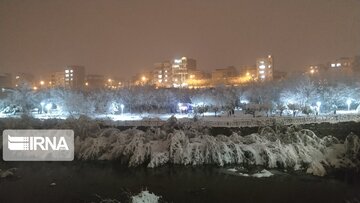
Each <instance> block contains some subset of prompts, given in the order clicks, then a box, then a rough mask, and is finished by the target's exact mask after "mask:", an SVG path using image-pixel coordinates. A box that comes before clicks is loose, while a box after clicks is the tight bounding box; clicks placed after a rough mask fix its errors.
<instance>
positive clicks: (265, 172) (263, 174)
mask: <svg viewBox="0 0 360 203" xmlns="http://www.w3.org/2000/svg"><path fill="white" fill-rule="evenodd" d="M273 175H274V174H272V173H271V172H270V171H268V170H265V169H263V170H262V171H260V172H259V173H255V174H252V175H251V176H252V177H256V178H267V177H270V176H273Z"/></svg>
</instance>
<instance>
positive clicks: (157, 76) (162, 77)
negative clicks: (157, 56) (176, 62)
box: [152, 61, 173, 87]
mask: <svg viewBox="0 0 360 203" xmlns="http://www.w3.org/2000/svg"><path fill="white" fill-rule="evenodd" d="M172 76H173V74H172V66H171V63H170V62H169V61H165V62H161V63H155V64H154V70H153V82H152V83H153V84H155V86H156V87H172V85H173V82H172V79H173V77H172Z"/></svg>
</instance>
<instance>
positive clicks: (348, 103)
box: [346, 99, 351, 111]
mask: <svg viewBox="0 0 360 203" xmlns="http://www.w3.org/2000/svg"><path fill="white" fill-rule="evenodd" d="M346 104H347V105H348V111H350V105H351V99H348V100H346Z"/></svg>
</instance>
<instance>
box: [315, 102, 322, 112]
mask: <svg viewBox="0 0 360 203" xmlns="http://www.w3.org/2000/svg"><path fill="white" fill-rule="evenodd" d="M316 106H317V108H318V112H319V114H320V106H321V102H320V101H318V102H316Z"/></svg>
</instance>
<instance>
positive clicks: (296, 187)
mask: <svg viewBox="0 0 360 203" xmlns="http://www.w3.org/2000/svg"><path fill="white" fill-rule="evenodd" d="M11 167H16V168H18V170H17V172H16V177H12V178H5V179H4V178H3V179H0V202H99V200H100V199H99V197H97V195H98V196H101V197H102V198H112V199H117V200H120V201H121V202H128V200H129V197H130V196H131V195H134V194H137V193H138V192H140V191H141V190H143V189H148V190H149V191H150V192H153V193H155V194H156V195H159V196H162V201H163V202H347V201H348V202H358V201H359V200H360V178H359V175H356V174H355V175H354V174H353V173H349V174H347V173H341V174H337V175H336V176H332V177H326V178H323V177H322V178H321V177H314V176H309V175H305V174H294V173H293V174H287V173H276V171H275V172H274V173H276V174H275V175H274V176H272V177H268V178H252V177H243V176H235V175H231V174H229V173H227V172H226V170H224V169H221V168H217V167H209V166H208V167H196V168H192V167H179V166H177V167H162V168H157V169H147V168H127V167H124V166H121V165H120V164H116V163H113V162H103V163H99V162H96V163H91V162H7V163H4V162H1V163H0V168H1V169H7V168H11ZM51 183H56V185H55V186H50V184H51Z"/></svg>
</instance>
